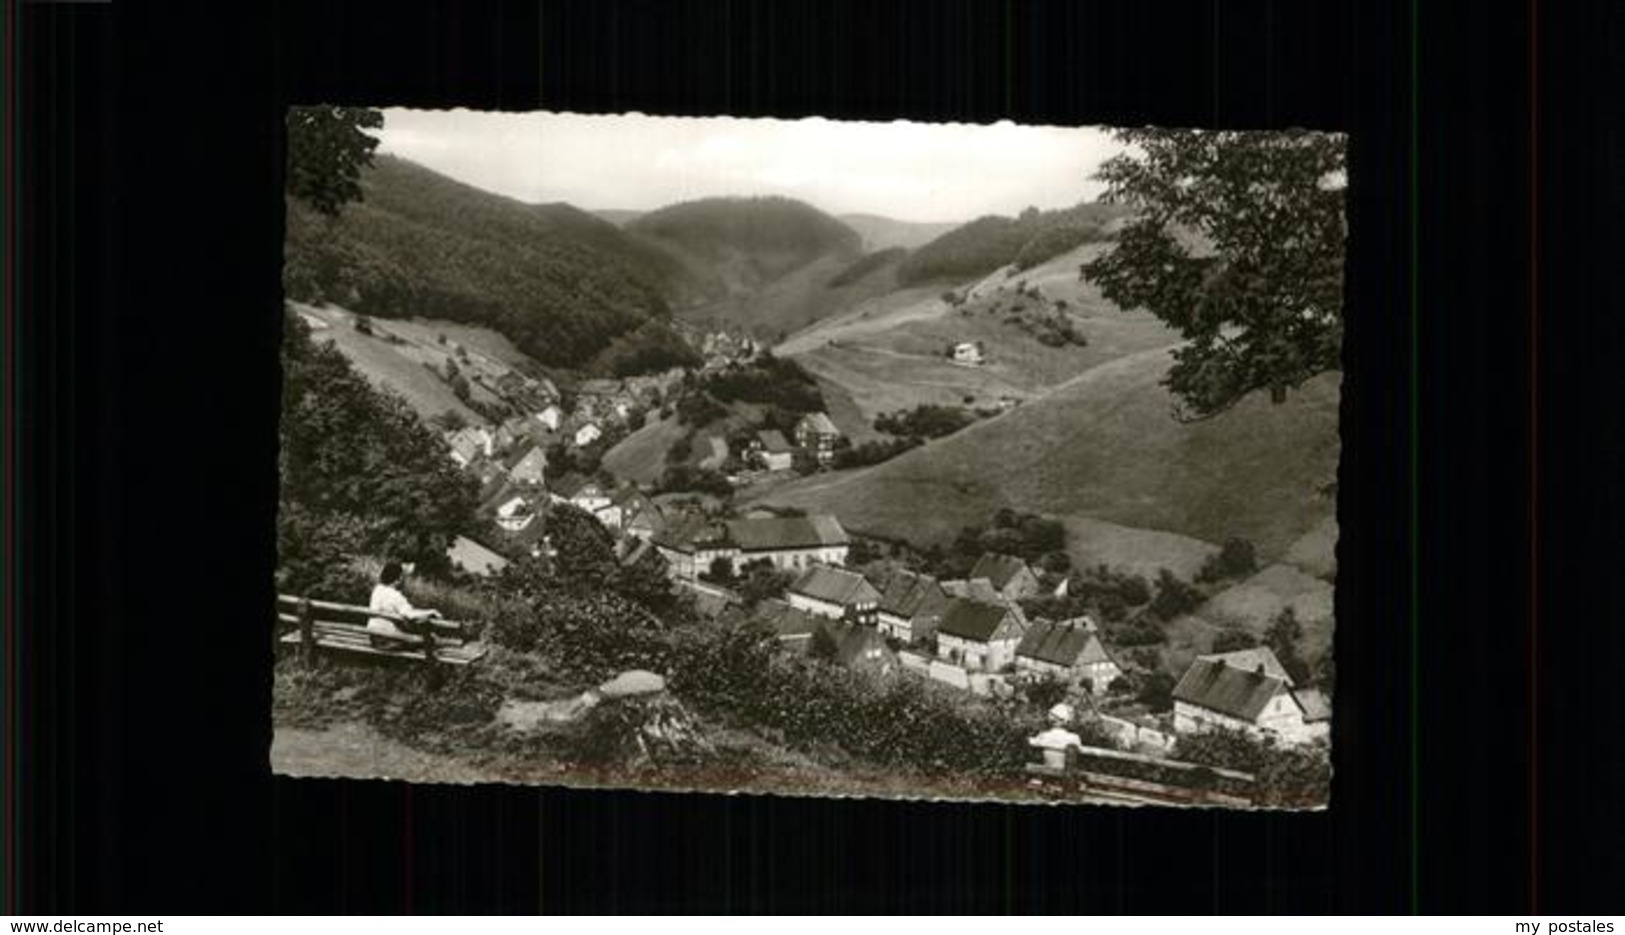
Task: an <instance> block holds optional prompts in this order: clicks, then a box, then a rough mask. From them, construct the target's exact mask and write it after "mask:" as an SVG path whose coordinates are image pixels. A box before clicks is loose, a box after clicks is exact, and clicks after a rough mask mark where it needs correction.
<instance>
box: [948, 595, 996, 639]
mask: <svg viewBox="0 0 1625 935" xmlns="http://www.w3.org/2000/svg"><path fill="white" fill-rule="evenodd" d="M1009 612H1010V611H1009V609H1008V608H1005V607H1000V606H998V605H997V604H984V603H982V602H981V601H972V600H967V599H966V598H963V597H956V598H954V599H953V600H952V601H951V602H950V603H949V604H948V609H947V611H946V612H945V613H943V615H942V622H941V623H939V624H937V632H938V633H946V634H947V635H949V636H957V637H959V638H960V639H965V640H975V641H977V642H979V643H985V642H987V641H988V640H989V639H990V638H992V636H993V634H994V632H996V631H997V630H998V629H999V624H1001V623H1003V622H1004V616H1005V614H1007V613H1009Z"/></svg>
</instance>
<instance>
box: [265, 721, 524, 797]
mask: <svg viewBox="0 0 1625 935" xmlns="http://www.w3.org/2000/svg"><path fill="white" fill-rule="evenodd" d="M271 770H272V772H275V773H279V774H282V775H286V776H303V777H345V778H353V779H404V780H407V781H409V782H451V783H465V784H466V783H475V782H502V781H503V777H501V776H498V775H496V774H494V773H490V772H487V771H484V770H480V769H477V768H475V767H473V766H470V765H469V764H467V763H465V762H462V761H460V760H456V759H453V758H451V757H446V756H438V755H436V754H432V753H424V752H423V751H421V750H414V749H412V748H411V747H408V746H406V745H405V744H402V743H397V742H396V741H393V740H390V739H389V738H387V737H384V736H382V735H380V734H378V733H377V732H376V731H374V730H372V729H371V728H369V727H367V726H366V725H364V724H357V723H354V722H349V723H343V724H335V725H332V726H330V727H326V728H323V729H321V730H311V729H307V728H299V727H284V726H281V725H278V726H277V728H276V732H275V734H274V735H273V737H272V740H271Z"/></svg>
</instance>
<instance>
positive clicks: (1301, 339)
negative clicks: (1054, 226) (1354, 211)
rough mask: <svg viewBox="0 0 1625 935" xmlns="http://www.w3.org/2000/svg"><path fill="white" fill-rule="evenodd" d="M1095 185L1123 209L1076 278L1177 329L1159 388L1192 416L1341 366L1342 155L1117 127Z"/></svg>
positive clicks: (1233, 136)
mask: <svg viewBox="0 0 1625 935" xmlns="http://www.w3.org/2000/svg"><path fill="white" fill-rule="evenodd" d="M1117 137H1118V139H1119V140H1121V141H1122V142H1124V143H1127V144H1129V145H1130V146H1131V147H1132V149H1131V150H1130V151H1129V152H1127V153H1124V154H1122V155H1119V156H1115V157H1113V158H1112V159H1109V160H1107V161H1106V163H1105V165H1103V166H1102V167H1101V169H1100V171H1099V173H1098V174H1097V176H1096V177H1097V178H1098V179H1100V180H1101V181H1104V182H1105V183H1106V185H1107V191H1106V200H1108V201H1113V202H1119V203H1125V204H1127V205H1129V206H1131V207H1132V208H1133V209H1134V210H1135V211H1136V212H1137V214H1136V216H1135V217H1134V219H1133V220H1132V221H1131V222H1130V223H1128V224H1127V226H1125V227H1124V228H1123V230H1122V231H1121V233H1120V234H1119V236H1118V244H1117V247H1116V249H1114V250H1112V251H1110V252H1108V253H1105V254H1103V255H1101V256H1100V257H1098V258H1097V259H1095V260H1092V261H1090V262H1089V263H1086V264H1084V265H1083V267H1082V274H1083V278H1084V279H1086V280H1088V281H1090V282H1093V283H1095V284H1096V285H1098V286H1099V287H1100V290H1101V293H1102V294H1103V295H1105V296H1106V298H1108V299H1110V300H1111V301H1113V302H1115V303H1117V304H1118V305H1119V306H1121V307H1123V308H1125V309H1134V308H1145V309H1148V310H1149V311H1150V312H1151V313H1152V314H1153V315H1155V316H1157V317H1158V318H1160V319H1161V320H1163V321H1164V322H1167V323H1168V324H1169V325H1171V326H1173V327H1174V328H1176V329H1178V331H1179V332H1180V334H1181V335H1182V336H1183V337H1184V338H1185V339H1186V340H1187V342H1188V343H1187V344H1185V345H1183V346H1181V347H1180V348H1178V349H1176V350H1175V351H1174V352H1173V354H1174V359H1175V363H1174V365H1173V367H1172V368H1171V369H1170V370H1169V372H1168V375H1167V377H1166V378H1165V380H1164V383H1165V385H1166V386H1167V387H1168V388H1169V389H1170V390H1172V391H1173V393H1174V395H1175V396H1176V397H1178V398H1179V400H1180V401H1181V402H1182V407H1181V412H1180V413H1179V415H1180V417H1181V418H1186V419H1200V418H1206V417H1209V416H1213V415H1216V414H1218V413H1220V412H1223V411H1225V410H1226V409H1228V408H1230V407H1231V406H1233V405H1234V404H1235V403H1236V402H1237V401H1239V400H1240V399H1241V398H1242V397H1244V396H1246V395H1247V394H1248V393H1251V392H1253V391H1254V390H1267V391H1269V394H1270V398H1271V400H1272V401H1274V402H1277V403H1279V402H1282V401H1284V400H1285V398H1286V395H1287V392H1288V391H1289V390H1291V389H1293V388H1295V387H1298V386H1300V385H1302V384H1303V383H1304V382H1306V381H1308V380H1309V379H1311V378H1312V377H1314V376H1316V375H1317V374H1320V373H1323V372H1326V371H1329V370H1336V369H1338V368H1339V367H1340V366H1341V356H1342V343H1343V243H1344V239H1345V236H1346V224H1345V221H1344V214H1343V200H1344V199H1343V192H1344V188H1345V187H1346V178H1347V174H1346V171H1347V170H1346V165H1345V151H1344V150H1345V147H1344V140H1343V138H1342V137H1341V136H1338V135H1333V134H1326V133H1317V132H1309V131H1287V132H1251V131H1219V132H1211V131H1198V130H1164V129H1139V130H1122V131H1119V132H1118V134H1117Z"/></svg>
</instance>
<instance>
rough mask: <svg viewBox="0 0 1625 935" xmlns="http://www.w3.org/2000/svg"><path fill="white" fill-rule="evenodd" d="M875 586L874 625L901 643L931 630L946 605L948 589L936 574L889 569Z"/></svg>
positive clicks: (911, 640) (932, 631) (935, 625)
mask: <svg viewBox="0 0 1625 935" xmlns="http://www.w3.org/2000/svg"><path fill="white" fill-rule="evenodd" d="M879 590H880V602H879V604H878V606H877V607H876V608H875V611H876V613H875V620H876V625H877V626H878V627H879V628H880V631H881V632H882V633H884V634H885V635H887V636H890V637H893V638H894V639H898V640H902V641H903V642H904V643H912V642H914V641H915V640H920V639H924V638H926V637H928V636H930V635H931V634H933V633H935V632H936V630H937V623H938V622H939V621H940V620H941V619H942V613H943V611H945V610H946V609H947V608H948V601H949V595H948V592H947V591H946V590H944V589H943V587H942V584H941V583H940V582H939V581H937V579H936V578H933V577H932V576H930V575H923V574H920V573H919V572H916V571H910V570H908V569H906V568H903V569H898V570H897V571H894V572H892V573H891V574H890V575H889V576H888V577H887V578H886V579H885V580H884V582H883V587H881V588H880V589H879Z"/></svg>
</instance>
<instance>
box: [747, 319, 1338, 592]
mask: <svg viewBox="0 0 1625 935" xmlns="http://www.w3.org/2000/svg"><path fill="white" fill-rule="evenodd" d="M1169 364H1170V358H1169V357H1168V354H1167V352H1166V351H1164V350H1160V349H1159V350H1151V351H1143V352H1140V353H1138V354H1131V355H1128V356H1126V357H1123V358H1120V359H1118V360H1115V361H1112V362H1111V363H1107V364H1103V365H1101V366H1098V367H1095V368H1094V369H1092V370H1090V371H1088V372H1087V373H1085V374H1083V375H1082V376H1080V377H1077V378H1075V379H1073V380H1071V381H1069V382H1068V383H1066V384H1063V385H1062V386H1061V387H1059V388H1057V389H1056V390H1054V391H1052V392H1051V393H1049V394H1048V395H1046V396H1044V397H1042V398H1040V399H1036V400H1033V401H1031V402H1028V403H1026V404H1024V405H1022V406H1019V407H1017V408H1016V409H1014V410H1012V411H1010V412H1008V413H1005V414H1003V415H1000V416H998V417H996V418H993V419H989V420H985V421H983V422H980V423H978V424H976V425H973V426H971V427H969V428H967V429H965V430H963V431H961V432H959V433H957V434H955V435H952V436H949V437H947V438H944V439H940V440H938V441H935V442H932V443H931V444H928V445H926V446H924V447H922V448H919V449H916V450H914V451H910V452H908V453H907V454H904V455H902V456H900V457H898V458H895V459H893V460H891V461H889V462H886V463H884V464H880V465H876V466H874V467H871V468H867V469H863V470H860V471H853V472H845V473H841V474H831V475H822V476H818V477H814V478H809V479H807V480H805V481H802V482H800V483H797V484H792V485H788V486H786V487H784V488H781V489H780V490H778V491H776V492H774V493H773V494H772V495H771V496H770V497H769V498H768V502H770V503H773V504H776V505H781V506H795V507H802V508H806V509H810V510H813V509H816V510H825V511H832V512H834V513H835V514H836V515H838V516H839V517H840V518H841V520H842V522H843V523H846V524H848V525H850V526H851V527H852V528H854V529H857V530H859V531H865V532H874V533H879V534H884V535H888V536H895V537H901V538H909V539H914V540H916V541H921V542H931V541H939V542H940V541H942V540H943V539H946V538H948V537H949V536H951V535H952V534H953V533H954V532H955V531H956V530H957V529H958V528H959V527H960V526H963V525H966V524H970V523H978V522H982V521H985V520H986V519H987V518H988V517H989V516H990V515H991V514H992V513H993V512H994V511H995V510H997V509H998V508H999V507H1001V506H1011V507H1014V508H1017V509H1022V510H1027V511H1029V512H1034V513H1041V514H1046V515H1050V516H1055V517H1060V518H1074V517H1082V518H1090V519H1098V520H1105V521H1108V522H1111V523H1115V524H1118V525H1122V526H1129V527H1134V528H1137V529H1146V530H1159V531H1164V532H1172V533H1177V534H1179V535H1181V536H1185V537H1189V538H1192V539H1197V540H1201V541H1205V542H1222V541H1223V540H1224V539H1225V538H1226V537H1229V536H1245V537H1246V538H1248V539H1251V540H1252V541H1253V542H1254V543H1255V544H1256V545H1257V546H1258V548H1259V551H1260V554H1261V555H1263V556H1265V557H1267V558H1268V559H1269V560H1271V561H1273V560H1274V559H1275V558H1276V557H1278V556H1280V555H1281V554H1282V553H1283V552H1284V551H1285V550H1286V549H1287V548H1288V547H1289V546H1291V545H1292V544H1293V543H1294V542H1295V541H1297V540H1298V539H1299V538H1300V537H1301V536H1303V535H1304V534H1305V533H1306V532H1308V531H1309V530H1311V529H1312V528H1313V527H1315V525H1316V524H1318V523H1320V522H1321V521H1322V520H1323V519H1325V518H1326V517H1327V516H1329V515H1331V514H1332V512H1333V503H1332V501H1331V500H1330V499H1329V498H1327V497H1325V496H1323V495H1321V494H1320V492H1319V491H1320V489H1321V487H1322V486H1323V485H1324V484H1325V483H1327V482H1328V481H1329V480H1330V479H1331V478H1332V476H1333V472H1334V471H1335V468H1336V464H1337V452H1338V433H1337V402H1338V385H1339V378H1338V377H1337V375H1336V374H1326V375H1322V376H1320V377H1317V378H1316V379H1314V380H1313V381H1311V382H1309V383H1308V384H1306V385H1305V386H1304V387H1302V388H1301V389H1299V390H1298V391H1296V392H1294V393H1292V394H1291V395H1289V396H1288V398H1287V401H1286V402H1284V403H1282V404H1280V405H1272V404H1271V403H1270V402H1269V401H1268V400H1267V399H1264V398H1261V397H1259V396H1257V395H1256V394H1255V396H1252V397H1249V398H1247V399H1245V400H1243V401H1242V402H1241V403H1240V404H1239V405H1237V406H1236V407H1235V408H1234V409H1232V410H1230V411H1229V412H1226V413H1223V414H1221V415H1219V416H1216V417H1214V418H1212V419H1209V420H1207V421H1203V422H1197V423H1183V422H1179V421H1176V420H1175V419H1174V418H1173V417H1172V410H1173V403H1174V400H1173V399H1172V397H1171V396H1170V395H1169V393H1168V391H1167V390H1166V389H1165V388H1164V387H1163V386H1161V385H1160V383H1159V381H1160V380H1161V378H1162V376H1163V374H1164V373H1165V372H1166V370H1167V368H1168V366H1169Z"/></svg>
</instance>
